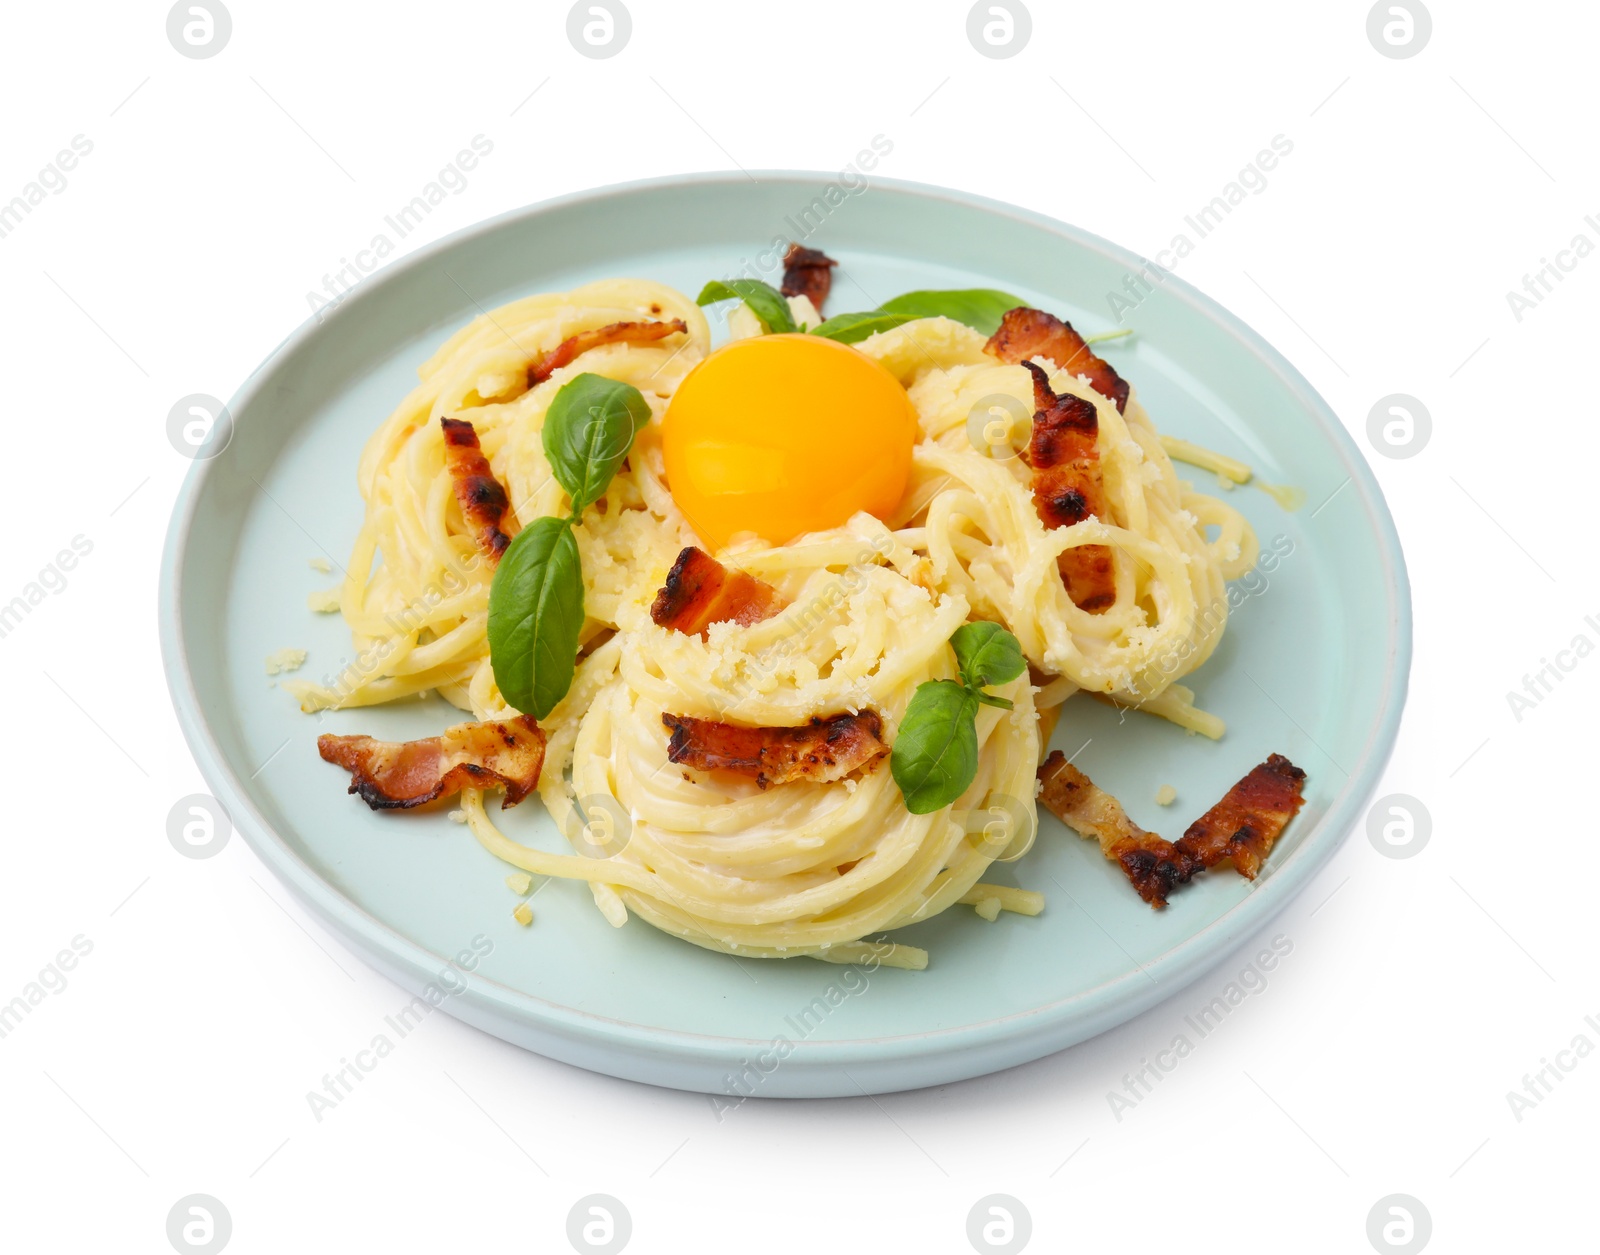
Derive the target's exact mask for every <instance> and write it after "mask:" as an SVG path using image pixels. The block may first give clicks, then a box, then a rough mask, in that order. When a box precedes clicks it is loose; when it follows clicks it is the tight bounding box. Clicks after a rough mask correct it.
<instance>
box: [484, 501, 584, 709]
mask: <svg viewBox="0 0 1600 1255" xmlns="http://www.w3.org/2000/svg"><path fill="white" fill-rule="evenodd" d="M582 627H583V571H582V568H581V566H580V564H579V560H578V542H577V541H576V540H575V539H573V535H572V524H571V521H570V520H568V519H558V518H542V519H535V520H534V521H533V522H532V523H531V524H530V525H529V526H528V527H526V528H524V529H523V530H522V531H520V532H518V533H517V535H516V538H515V539H513V540H512V542H511V544H510V545H509V546H507V548H506V551H505V553H503V554H501V555H500V565H499V567H498V568H496V570H495V573H494V583H492V584H491V585H490V586H489V661H490V664H491V665H492V666H493V667H494V682H495V683H496V684H497V685H499V686H500V695H501V696H502V697H504V698H505V699H506V701H508V702H509V703H511V705H513V706H515V707H516V708H517V709H518V710H520V711H522V712H523V713H524V714H528V715H532V716H533V717H534V718H535V719H543V718H544V717H545V716H546V715H548V714H549V713H550V712H551V711H552V710H554V709H555V707H556V703H557V702H559V701H560V700H561V699H562V698H563V697H565V696H566V695H567V690H568V689H569V688H571V687H572V677H573V675H574V674H575V673H576V671H577V659H578V633H579V631H580V630H581V629H582Z"/></svg>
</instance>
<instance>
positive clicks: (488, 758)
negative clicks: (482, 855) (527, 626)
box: [317, 715, 544, 811]
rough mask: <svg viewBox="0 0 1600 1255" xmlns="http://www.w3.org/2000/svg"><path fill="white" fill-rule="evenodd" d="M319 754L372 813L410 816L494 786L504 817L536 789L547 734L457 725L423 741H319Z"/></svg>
mask: <svg viewBox="0 0 1600 1255" xmlns="http://www.w3.org/2000/svg"><path fill="white" fill-rule="evenodd" d="M317 752H318V753H320V754H321V755H322V757H323V759H324V761H326V762H330V763H334V764H335V765H337V766H340V767H343V768H344V769H345V770H346V771H348V772H349V773H350V792H352V793H359V794H360V795H361V800H362V801H364V802H365V803H366V804H367V805H368V806H370V807H372V809H373V810H375V811H380V810H408V809H410V808H411V807H413V806H424V805H426V804H427V803H429V802H434V801H437V800H439V799H440V798H444V797H450V796H452V795H453V794H456V793H459V792H461V790H462V789H465V788H475V789H482V788H488V787H491V786H494V785H504V786H505V791H506V795H505V798H504V799H503V800H502V801H501V803H500V806H501V808H502V809H505V808H507V807H511V806H515V805H516V804H517V803H518V802H520V801H522V799H523V798H525V797H527V796H528V794H529V793H531V792H532V791H533V788H534V786H535V785H536V784H538V783H539V769H540V768H541V767H543V766H544V732H543V730H542V729H540V727H539V725H538V724H536V723H535V722H534V721H533V720H532V719H530V718H529V717H528V716H526V715H519V716H517V718H515V719H510V720H507V721H506V722H504V723H458V724H456V725H455V727H453V728H446V729H445V730H444V731H443V732H441V733H440V734H439V735H438V736H431V737H428V738H426V739H424V740H421V741H377V740H374V739H373V738H372V737H370V736H327V735H324V736H319V737H318V738H317Z"/></svg>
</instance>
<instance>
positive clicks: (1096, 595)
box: [1022, 362, 1117, 614]
mask: <svg viewBox="0 0 1600 1255" xmlns="http://www.w3.org/2000/svg"><path fill="white" fill-rule="evenodd" d="M1022 364H1023V365H1024V366H1026V367H1027V368H1028V372H1029V373H1030V374H1031V375H1032V376H1033V403H1034V405H1035V407H1036V409H1035V411H1034V415H1033V435H1032V436H1031V438H1030V439H1029V441H1028V461H1029V463H1030V465H1032V467H1033V508H1034V509H1035V510H1036V511H1037V512H1038V514H1039V518H1040V520H1041V521H1042V522H1043V523H1044V525H1045V526H1046V527H1048V528H1055V527H1071V526H1072V525H1073V524H1074V523H1080V522H1082V521H1083V520H1084V519H1086V518H1089V517H1091V516H1094V517H1097V518H1100V519H1102V520H1107V521H1109V520H1110V518H1111V509H1110V505H1109V503H1108V502H1107V500H1106V488H1105V476H1104V475H1103V474H1102V472H1101V470H1100V453H1099V450H1098V449H1097V448H1096V446H1095V442H1096V441H1097V439H1098V438H1099V435H1100V420H1099V417H1098V416H1097V415H1096V413H1095V408H1094V406H1093V405H1092V404H1091V403H1090V402H1088V401H1085V400H1084V399H1083V398H1082V397H1075V396H1073V395H1072V394H1071V393H1068V394H1067V395H1066V396H1061V397H1058V396H1057V395H1056V394H1055V393H1054V392H1052V391H1051V389H1050V380H1049V376H1047V375H1046V374H1045V372H1044V370H1043V368H1042V367H1040V366H1037V365H1035V364H1034V363H1033V362H1024V363H1022ZM1056 565H1057V566H1058V567H1059V568H1060V570H1061V582H1062V583H1063V584H1065V585H1066V586H1067V595H1068V596H1069V597H1071V598H1072V604H1073V605H1075V606H1077V607H1078V609H1080V610H1086V611H1088V612H1089V613H1090V614H1100V613H1102V612H1103V611H1105V610H1106V609H1108V608H1109V607H1110V606H1112V605H1113V604H1115V602H1116V600H1117V578H1116V572H1115V570H1114V569H1113V567H1112V565H1111V546H1109V545H1079V546H1077V548H1075V549H1067V550H1064V551H1063V552H1062V554H1061V555H1060V557H1058V558H1057V559H1056Z"/></svg>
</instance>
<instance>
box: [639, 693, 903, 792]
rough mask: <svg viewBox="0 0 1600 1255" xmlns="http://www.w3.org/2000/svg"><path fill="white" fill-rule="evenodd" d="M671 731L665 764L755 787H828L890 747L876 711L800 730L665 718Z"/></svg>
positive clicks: (819, 722)
mask: <svg viewBox="0 0 1600 1255" xmlns="http://www.w3.org/2000/svg"><path fill="white" fill-rule="evenodd" d="M661 722H662V723H663V724H665V725H666V726H667V727H668V728H670V729H672V739H671V740H670V741H669V742H668V743H667V760H668V761H669V762H673V763H679V764H682V765H683V766H685V767H692V768H693V769H694V770H696V771H732V772H737V773H738V774H740V775H744V776H754V777H755V781H756V784H758V785H759V786H761V788H763V789H764V788H766V787H767V786H768V785H769V784H787V783H789V781H791V780H812V781H815V782H817V783H819V784H826V783H828V782H829V781H832V780H839V779H842V778H843V777H845V776H848V775H849V774H850V773H851V772H852V771H855V770H857V769H858V768H861V767H865V766H866V765H867V764H868V763H871V762H873V761H874V760H876V759H877V758H878V756H879V755H881V754H887V753H888V752H889V747H888V746H887V745H885V744H884V743H883V741H882V739H881V736H882V733H883V719H882V718H881V717H880V716H879V715H878V714H877V712H876V711H871V710H863V711H862V712H861V713H860V714H857V715H852V714H839V715H829V716H828V717H827V718H816V719H813V720H812V721H811V722H810V723H809V724H806V725H805V726H803V727H799V728H742V727H738V726H736V725H734V724H731V723H717V722H716V721H715V720H711V719H692V718H690V717H689V716H687V715H669V714H667V713H665V712H663V713H662V715H661Z"/></svg>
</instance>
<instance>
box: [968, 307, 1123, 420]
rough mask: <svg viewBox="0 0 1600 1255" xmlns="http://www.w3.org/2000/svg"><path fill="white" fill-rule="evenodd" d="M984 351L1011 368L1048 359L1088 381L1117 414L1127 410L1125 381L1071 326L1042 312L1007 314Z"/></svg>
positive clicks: (1025, 309) (1020, 310) (1018, 310)
mask: <svg viewBox="0 0 1600 1255" xmlns="http://www.w3.org/2000/svg"><path fill="white" fill-rule="evenodd" d="M983 348H984V351H985V352H986V353H990V354H993V355H994V356H995V357H998V358H999V359H1000V360H1001V361H1002V362H1010V363H1012V364H1013V365H1015V364H1018V363H1021V362H1026V361H1028V360H1029V359H1030V358H1035V357H1048V358H1049V359H1050V360H1051V361H1052V362H1054V363H1055V364H1056V365H1057V366H1058V367H1060V368H1061V369H1062V370H1064V371H1066V372H1068V373H1069V374H1073V375H1083V376H1085V377H1087V378H1088V380H1089V386H1090V387H1092V388H1093V389H1094V390H1095V391H1096V392H1098V393H1099V394H1100V395H1101V396H1103V397H1105V398H1106V399H1107V400H1108V401H1112V402H1114V403H1115V404H1116V407H1117V413H1118V414H1121V413H1122V412H1123V411H1124V410H1126V409H1127V408H1128V383H1127V380H1125V379H1123V378H1122V376H1121V375H1119V374H1117V372H1116V371H1114V370H1112V369H1111V363H1109V362H1107V361H1105V360H1104V359H1103V358H1100V357H1097V356H1095V353H1094V350H1093V349H1091V348H1090V347H1089V346H1088V344H1087V343H1086V342H1085V341H1084V338H1083V337H1082V336H1080V335H1079V334H1078V333H1077V332H1076V331H1074V330H1073V329H1072V324H1071V323H1070V322H1062V321H1061V319H1059V318H1057V317H1056V316H1055V315H1054V314H1047V313H1045V312H1044V310H1042V309H1029V308H1028V307H1027V306H1025V305H1020V306H1018V307H1017V308H1016V309H1013V310H1010V311H1008V312H1007V313H1006V316H1005V317H1004V318H1002V319H1001V320H1000V329H999V330H998V331H996V332H995V333H994V335H992V336H990V337H989V342H988V343H987V344H985V345H984V346H983Z"/></svg>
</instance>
